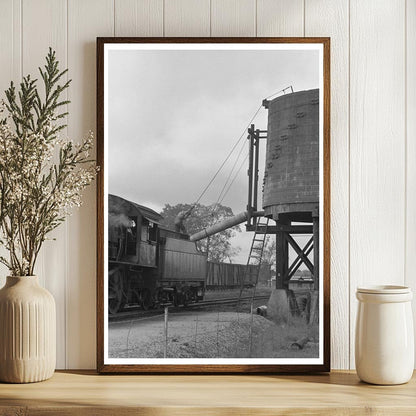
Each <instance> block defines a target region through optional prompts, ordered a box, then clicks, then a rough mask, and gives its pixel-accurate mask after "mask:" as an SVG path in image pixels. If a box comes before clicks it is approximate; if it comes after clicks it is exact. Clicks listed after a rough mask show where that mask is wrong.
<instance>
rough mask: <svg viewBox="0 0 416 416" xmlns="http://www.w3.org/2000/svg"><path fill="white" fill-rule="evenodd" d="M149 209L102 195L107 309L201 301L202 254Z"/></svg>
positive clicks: (202, 279) (183, 235)
mask: <svg viewBox="0 0 416 416" xmlns="http://www.w3.org/2000/svg"><path fill="white" fill-rule="evenodd" d="M161 220H162V216H161V215H160V214H158V213H157V212H155V211H153V210H152V209H150V208H147V207H144V206H142V205H139V204H136V203H134V202H131V201H128V200H126V199H123V198H120V197H118V196H116V195H109V196H108V310H109V313H110V314H115V313H117V312H118V311H120V310H121V309H123V307H124V306H125V305H126V304H127V303H138V304H139V305H141V306H142V308H143V309H149V308H151V307H153V306H155V305H157V304H158V303H164V302H172V303H173V304H175V305H179V304H183V305H186V304H187V303H188V302H191V301H198V300H200V299H203V296H204V291H205V279H206V270H207V256H206V254H204V253H201V252H200V251H198V250H197V247H196V245H195V243H192V242H191V241H189V236H188V235H187V234H182V233H178V232H175V231H172V230H169V229H168V228H166V227H164V226H162V225H161Z"/></svg>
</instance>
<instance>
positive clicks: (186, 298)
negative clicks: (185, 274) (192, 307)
mask: <svg viewBox="0 0 416 416" xmlns="http://www.w3.org/2000/svg"><path fill="white" fill-rule="evenodd" d="M191 298H192V296H191V293H190V291H189V290H187V291H185V292H183V293H182V304H183V306H185V307H186V306H188V305H189V302H190V301H191Z"/></svg>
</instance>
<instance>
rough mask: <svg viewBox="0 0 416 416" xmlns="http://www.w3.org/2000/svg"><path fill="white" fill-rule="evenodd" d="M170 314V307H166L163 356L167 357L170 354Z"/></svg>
mask: <svg viewBox="0 0 416 416" xmlns="http://www.w3.org/2000/svg"><path fill="white" fill-rule="evenodd" d="M168 315H169V307H168V306H166V307H165V350H164V352H163V358H166V357H167V355H168Z"/></svg>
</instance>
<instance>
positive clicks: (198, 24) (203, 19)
mask: <svg viewBox="0 0 416 416" xmlns="http://www.w3.org/2000/svg"><path fill="white" fill-rule="evenodd" d="M164 36H184V37H188V36H210V0H168V1H165V2H164Z"/></svg>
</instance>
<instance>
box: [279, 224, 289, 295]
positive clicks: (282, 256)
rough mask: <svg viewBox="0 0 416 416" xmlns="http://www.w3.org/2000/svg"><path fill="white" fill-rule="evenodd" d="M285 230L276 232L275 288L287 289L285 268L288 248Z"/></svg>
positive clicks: (287, 282) (287, 262)
mask: <svg viewBox="0 0 416 416" xmlns="http://www.w3.org/2000/svg"><path fill="white" fill-rule="evenodd" d="M285 234H286V232H285V231H278V232H277V233H276V289H287V288H288V287H289V281H288V280H287V278H286V279H285V278H284V277H285V276H287V270H288V265H289V250H288V244H287V239H286V237H285Z"/></svg>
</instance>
